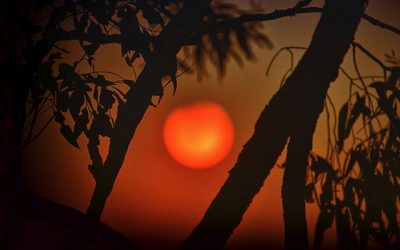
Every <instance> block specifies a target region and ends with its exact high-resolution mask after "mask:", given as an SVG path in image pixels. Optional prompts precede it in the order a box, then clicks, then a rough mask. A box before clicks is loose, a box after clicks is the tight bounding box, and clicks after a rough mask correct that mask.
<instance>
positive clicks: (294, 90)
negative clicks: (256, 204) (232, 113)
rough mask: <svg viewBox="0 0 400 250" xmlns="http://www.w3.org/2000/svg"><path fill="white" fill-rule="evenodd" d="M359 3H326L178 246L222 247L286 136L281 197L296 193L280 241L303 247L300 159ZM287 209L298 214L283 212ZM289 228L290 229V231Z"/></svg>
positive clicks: (329, 0) (344, 0) (359, 12)
mask: <svg viewBox="0 0 400 250" xmlns="http://www.w3.org/2000/svg"><path fill="white" fill-rule="evenodd" d="M365 3H366V1H365V0H354V1H348V0H327V1H326V4H325V7H324V10H323V12H322V15H321V19H320V21H319V24H318V26H317V28H316V30H315V33H314V36H313V38H312V41H311V44H310V46H309V49H308V50H307V51H306V53H305V54H304V56H303V57H302V59H301V60H300V62H299V64H298V65H297V67H296V69H295V71H294V72H293V74H292V75H291V76H290V77H289V78H288V80H287V81H286V83H285V85H284V86H283V88H282V89H280V90H279V91H278V92H277V93H276V94H275V95H274V96H273V97H272V99H271V100H270V103H269V104H268V105H267V106H266V107H265V109H264V110H263V112H262V113H261V115H260V117H259V119H258V121H257V123H256V126H255V131H254V133H253V135H252V137H251V138H250V140H249V141H248V142H247V143H246V145H245V146H244V148H243V150H242V152H241V153H240V155H239V158H238V160H237V162H236V164H235V166H234V167H233V169H232V170H231V171H230V175H229V177H228V179H227V181H226V182H225V183H224V185H223V186H222V188H221V190H220V191H219V193H218V194H217V196H216V198H215V199H214V200H213V202H212V203H211V205H210V207H209V208H208V210H207V211H206V213H205V215H204V217H203V219H202V220H201V221H200V223H199V224H198V225H197V227H196V228H195V229H194V230H193V232H192V233H191V235H190V236H189V237H188V238H187V239H186V241H185V242H184V243H183V245H182V248H183V249H222V248H223V247H224V246H225V244H226V242H227V240H228V238H229V237H230V235H231V234H232V232H233V230H234V229H235V228H236V227H237V226H238V225H239V223H240V222H241V219H242V216H243V214H244V212H245V211H246V209H247V207H248V206H249V205H250V203H251V201H252V199H253V197H254V196H255V195H256V194H257V193H258V192H259V190H260V189H261V187H262V185H263V183H264V180H265V178H266V177H267V176H268V174H269V172H270V170H271V168H272V167H273V166H274V164H275V162H276V160H277V158H278V156H279V154H280V153H281V152H282V150H283V148H284V146H285V143H286V141H287V139H288V138H289V136H290V135H293V138H292V142H291V145H290V147H291V151H292V152H289V157H290V159H289V160H290V162H288V163H289V164H290V165H289V166H287V168H288V169H287V170H286V171H287V173H285V179H286V181H285V184H284V187H283V190H284V196H286V194H289V193H291V192H292V191H293V190H295V189H296V190H300V193H297V191H296V192H295V193H296V194H297V196H296V197H294V195H292V194H290V196H291V197H288V198H289V199H286V198H285V199H284V200H285V201H286V202H287V203H286V202H285V203H284V209H285V212H284V213H285V225H286V227H288V228H285V230H288V233H287V234H286V242H289V241H291V240H293V243H291V244H289V245H288V248H292V247H294V246H298V247H300V248H303V249H304V248H307V247H308V240H307V238H306V237H307V226H306V220H305V213H304V200H303V198H304V196H303V195H304V193H303V192H302V190H304V178H303V177H304V173H305V167H306V165H305V163H306V162H305V160H304V159H305V158H306V157H307V155H308V151H309V149H310V148H311V141H310V138H311V137H312V133H313V131H314V127H315V123H316V120H317V118H318V116H319V113H320V112H321V111H322V109H321V108H320V104H321V103H322V104H323V101H324V98H325V95H326V92H327V89H328V88H329V84H330V82H331V81H333V80H335V79H336V77H337V74H338V67H339V65H340V64H341V62H342V60H343V57H344V55H345V54H346V52H347V50H348V48H349V46H350V43H351V41H352V39H353V37H354V33H355V31H356V28H357V26H358V23H359V21H360V18H361V15H362V13H363V9H364V5H365ZM298 125H299V126H298ZM303 129H305V131H303ZM302 133H305V134H304V135H302ZM299 141H300V142H299ZM293 151H294V153H293ZM296 152H297V153H296ZM298 164H299V165H298ZM293 165H294V166H293ZM292 176H293V178H292ZM296 176H298V178H295V177H296ZM292 180H294V182H293V183H292V182H291V181H292ZM289 181H290V182H289ZM292 196H293V197H294V198H293V197H292ZM298 196H300V198H299V197H298ZM292 198H293V199H294V200H291V199H292ZM291 204H295V205H294V206H295V207H296V208H299V209H300V210H299V211H294V210H295V209H291V208H288V205H291ZM292 214H293V216H292ZM297 216H299V217H297ZM300 217H301V218H300ZM293 225H295V227H294V228H290V227H292V226H293ZM298 247H296V249H299V248H298Z"/></svg>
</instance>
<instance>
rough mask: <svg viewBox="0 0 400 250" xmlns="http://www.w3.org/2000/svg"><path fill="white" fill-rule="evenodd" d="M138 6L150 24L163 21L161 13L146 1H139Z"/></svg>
mask: <svg viewBox="0 0 400 250" xmlns="http://www.w3.org/2000/svg"><path fill="white" fill-rule="evenodd" d="M136 6H137V7H138V8H139V9H140V10H141V11H142V12H143V17H144V18H145V19H146V20H147V22H148V23H149V24H150V25H155V24H162V23H163V20H162V18H161V15H160V13H159V12H158V11H156V10H155V9H154V8H153V7H152V6H150V5H149V4H147V3H146V2H145V1H138V2H137V4H136Z"/></svg>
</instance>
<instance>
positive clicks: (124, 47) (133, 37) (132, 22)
mask: <svg viewBox="0 0 400 250" xmlns="http://www.w3.org/2000/svg"><path fill="white" fill-rule="evenodd" d="M118 17H119V18H120V22H119V23H118V26H119V29H120V33H121V55H122V56H124V55H126V53H127V52H128V51H133V50H136V48H137V47H138V46H147V44H143V39H140V37H141V36H142V34H141V32H140V28H139V22H138V20H137V17H136V13H135V11H134V10H133V9H132V8H131V7H130V6H125V7H124V8H121V9H120V10H119V11H118Z"/></svg>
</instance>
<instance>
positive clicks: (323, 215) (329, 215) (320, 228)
mask: <svg viewBox="0 0 400 250" xmlns="http://www.w3.org/2000/svg"><path fill="white" fill-rule="evenodd" d="M333 219H334V214H333V212H332V211H331V210H326V209H324V210H322V211H321V212H320V213H319V215H318V219H317V225H316V227H315V236H314V249H321V247H322V242H323V238H324V234H325V231H326V230H327V229H328V228H330V227H331V226H332V223H333Z"/></svg>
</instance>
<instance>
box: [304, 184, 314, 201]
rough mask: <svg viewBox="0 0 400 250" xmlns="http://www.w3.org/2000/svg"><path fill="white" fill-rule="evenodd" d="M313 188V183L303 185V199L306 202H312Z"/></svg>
mask: <svg viewBox="0 0 400 250" xmlns="http://www.w3.org/2000/svg"><path fill="white" fill-rule="evenodd" d="M314 190H315V187H314V183H309V184H307V185H306V186H305V194H304V200H305V201H306V202H308V203H313V202H314V198H313V192H314Z"/></svg>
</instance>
